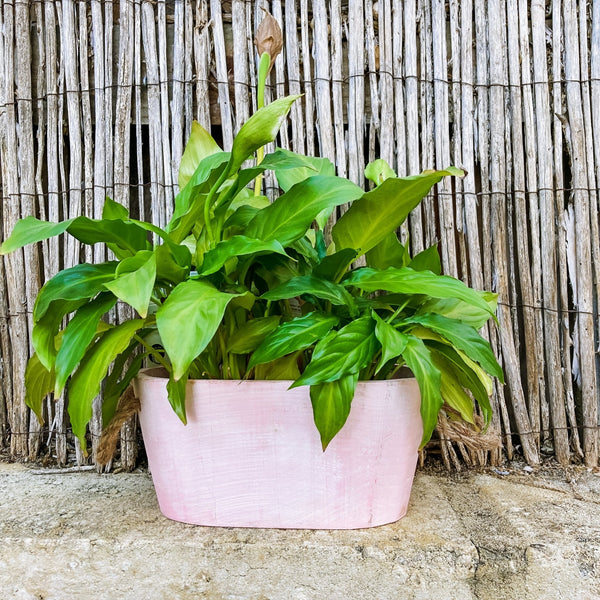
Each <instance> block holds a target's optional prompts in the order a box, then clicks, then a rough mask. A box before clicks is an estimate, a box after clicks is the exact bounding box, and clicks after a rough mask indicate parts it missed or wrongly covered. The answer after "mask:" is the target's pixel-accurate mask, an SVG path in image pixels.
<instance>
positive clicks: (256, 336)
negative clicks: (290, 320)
mask: <svg viewBox="0 0 600 600" xmlns="http://www.w3.org/2000/svg"><path fill="white" fill-rule="evenodd" d="M280 320H281V317H280V316H279V315H275V316H271V317H259V318H257V319H251V320H250V321H248V322H247V323H245V324H244V325H242V326H241V327H240V328H239V329H238V330H237V331H235V332H234V334H233V335H232V336H231V338H230V340H229V344H228V346H227V351H228V352H231V353H232V354H247V353H248V352H252V351H253V350H255V349H256V348H257V347H258V346H259V344H260V343H261V342H262V341H263V340H264V339H265V337H267V335H269V334H270V333H271V332H272V331H273V330H274V329H275V328H276V327H277V325H279V321H280Z"/></svg>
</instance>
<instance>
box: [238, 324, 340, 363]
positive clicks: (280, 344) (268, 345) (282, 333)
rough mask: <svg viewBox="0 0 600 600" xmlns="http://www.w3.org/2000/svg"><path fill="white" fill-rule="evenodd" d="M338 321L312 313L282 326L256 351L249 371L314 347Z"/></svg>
mask: <svg viewBox="0 0 600 600" xmlns="http://www.w3.org/2000/svg"><path fill="white" fill-rule="evenodd" d="M338 321H339V319H338V318H337V317H335V316H333V315H328V314H325V313H319V312H312V313H309V314H307V315H306V316H304V317H299V318H297V319H294V320H293V321H288V322H287V323H283V324H281V325H280V326H279V327H278V328H277V329H276V330H275V331H273V332H272V333H270V334H269V335H268V336H267V337H266V338H265V339H264V341H263V342H262V343H261V345H260V346H258V348H257V349H256V350H255V351H254V353H253V354H252V356H251V357H250V363H249V364H248V369H251V368H252V367H254V366H255V365H259V364H262V363H269V362H271V361H274V360H277V359H278V358H281V357H283V356H285V355H286V354H289V353H291V352H296V351H297V350H304V349H305V348H308V347H309V346H312V344H314V343H315V342H318V341H319V340H321V339H323V338H324V337H325V336H326V335H327V334H328V333H329V332H330V331H331V329H332V328H333V327H335V326H336V325H337V324H338Z"/></svg>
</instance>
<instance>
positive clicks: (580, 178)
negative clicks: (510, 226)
mask: <svg viewBox="0 0 600 600" xmlns="http://www.w3.org/2000/svg"><path fill="white" fill-rule="evenodd" d="M563 19H564V31H565V38H564V39H565V82H566V84H565V86H566V99H567V111H568V119H569V123H570V134H571V145H570V148H571V171H572V176H573V185H572V187H573V192H572V195H571V199H570V201H571V202H572V203H573V209H574V215H575V249H576V265H577V266H576V288H575V292H574V296H575V306H576V308H577V333H578V336H579V340H578V341H579V347H578V348H576V349H575V351H576V353H577V357H578V363H579V378H578V379H579V380H580V381H581V396H582V410H583V452H584V456H585V462H586V464H587V465H588V466H595V465H597V464H598V392H597V376H596V364H595V363H596V361H595V344H594V318H593V317H594V306H593V304H594V302H593V280H592V267H591V259H592V256H591V237H590V236H591V226H590V219H591V212H590V210H591V206H590V204H591V198H590V193H589V192H588V185H589V179H588V173H587V158H586V147H585V132H584V121H583V111H582V97H581V85H580V83H579V77H580V75H581V72H580V62H579V44H578V34H577V14H576V10H575V3H574V2H573V0H565V2H564V4H563Z"/></svg>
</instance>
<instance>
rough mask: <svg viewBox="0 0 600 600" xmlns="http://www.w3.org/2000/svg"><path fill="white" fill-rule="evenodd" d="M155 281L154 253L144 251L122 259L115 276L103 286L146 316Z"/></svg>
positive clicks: (143, 316)
mask: <svg viewBox="0 0 600 600" xmlns="http://www.w3.org/2000/svg"><path fill="white" fill-rule="evenodd" d="M155 281H156V255H155V254H154V252H150V251H144V252H142V253H138V254H136V255H135V256H132V257H131V258H129V259H125V260H123V261H122V262H121V264H120V265H119V267H118V268H117V277H116V278H115V279H114V280H113V281H108V282H106V283H105V284H104V287H105V288H106V289H108V290H110V291H111V292H112V293H113V294H114V295H115V296H116V297H117V298H120V299H121V300H123V302H126V303H127V304H129V305H130V306H132V307H133V308H134V309H135V310H137V312H138V313H139V314H140V316H141V317H142V318H146V315H147V314H148V306H149V304H150V298H151V296H152V290H153V289H154V282H155Z"/></svg>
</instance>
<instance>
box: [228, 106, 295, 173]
mask: <svg viewBox="0 0 600 600" xmlns="http://www.w3.org/2000/svg"><path fill="white" fill-rule="evenodd" d="M298 98H300V96H286V97H285V98H279V99H277V100H274V101H273V102H271V103H270V104H268V105H267V106H265V107H263V108H261V109H259V110H257V111H256V112H255V113H254V114H253V115H252V116H251V117H250V118H249V119H248V120H247V121H246V122H245V123H244V124H243V125H242V127H241V128H240V130H239V132H238V134H237V135H236V136H235V139H234V140H233V145H232V147H231V160H230V162H229V167H228V171H229V174H230V175H231V174H232V173H235V172H236V171H237V170H238V169H239V168H240V167H241V166H242V163H243V162H244V161H245V160H246V159H248V158H250V156H251V155H252V154H254V152H256V150H258V149H259V148H261V147H262V146H265V145H266V144H269V143H270V142H272V141H274V140H275V137H276V136H277V133H278V132H279V129H280V128H281V126H282V125H283V122H284V120H285V118H286V116H287V114H288V112H289V111H290V108H291V107H292V104H293V103H294V102H295V101H296V100H297V99H298Z"/></svg>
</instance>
